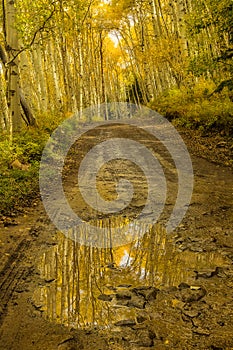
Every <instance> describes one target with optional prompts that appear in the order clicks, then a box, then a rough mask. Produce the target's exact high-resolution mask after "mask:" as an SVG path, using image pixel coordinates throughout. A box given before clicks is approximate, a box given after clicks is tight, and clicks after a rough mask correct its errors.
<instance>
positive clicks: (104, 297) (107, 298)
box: [98, 294, 113, 302]
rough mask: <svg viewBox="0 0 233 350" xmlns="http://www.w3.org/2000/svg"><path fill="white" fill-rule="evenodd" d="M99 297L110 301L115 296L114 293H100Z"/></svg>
mask: <svg viewBox="0 0 233 350" xmlns="http://www.w3.org/2000/svg"><path fill="white" fill-rule="evenodd" d="M98 299H99V300H102V301H108V302H110V301H112V299H113V296H112V295H108V294H100V295H99V296H98Z"/></svg>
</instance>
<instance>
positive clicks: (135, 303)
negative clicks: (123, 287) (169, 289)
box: [127, 297, 146, 309]
mask: <svg viewBox="0 0 233 350" xmlns="http://www.w3.org/2000/svg"><path fill="white" fill-rule="evenodd" d="M127 306H128V307H135V308H137V309H145V306H146V301H145V300H142V299H141V298H138V297H133V298H132V299H131V300H129V301H128V303H127Z"/></svg>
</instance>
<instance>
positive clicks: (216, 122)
mask: <svg viewBox="0 0 233 350" xmlns="http://www.w3.org/2000/svg"><path fill="white" fill-rule="evenodd" d="M214 89H215V86H214V84H213V82H208V81H205V80H203V79H202V80H201V81H200V82H199V83H197V84H196V85H194V86H193V88H192V89H186V88H184V87H182V88H181V89H171V90H169V91H167V92H165V93H164V94H163V95H162V96H159V97H158V98H157V99H155V100H154V101H152V102H151V103H150V105H149V107H150V108H153V109H155V110H156V111H158V112H159V113H160V114H162V115H164V116H165V117H166V118H167V119H168V120H170V121H173V122H174V124H175V125H181V126H185V127H188V128H196V129H200V130H202V131H211V130H212V131H224V132H225V133H226V134H227V135H231V134H232V132H233V102H232V100H231V96H230V94H229V91H228V89H226V88H225V89H224V90H223V91H222V92H221V93H218V94H213V95H211V93H212V92H213V91H214Z"/></svg>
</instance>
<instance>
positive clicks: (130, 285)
mask: <svg viewBox="0 0 233 350" xmlns="http://www.w3.org/2000/svg"><path fill="white" fill-rule="evenodd" d="M130 287H132V284H120V285H119V286H117V288H130Z"/></svg>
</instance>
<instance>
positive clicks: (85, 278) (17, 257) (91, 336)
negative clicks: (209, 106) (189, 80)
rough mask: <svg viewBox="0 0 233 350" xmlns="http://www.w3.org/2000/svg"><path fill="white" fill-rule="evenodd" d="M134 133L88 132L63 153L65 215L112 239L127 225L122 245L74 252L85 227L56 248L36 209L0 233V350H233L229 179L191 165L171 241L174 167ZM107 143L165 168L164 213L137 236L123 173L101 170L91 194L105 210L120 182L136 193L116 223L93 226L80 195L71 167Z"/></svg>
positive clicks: (137, 175) (134, 205) (95, 221)
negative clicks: (118, 141)
mask: <svg viewBox="0 0 233 350" xmlns="http://www.w3.org/2000/svg"><path fill="white" fill-rule="evenodd" d="M144 127H145V125H144ZM134 131H135V130H133V129H132V128H130V127H127V126H124V127H123V128H122V127H119V125H112V126H108V128H106V127H103V128H96V129H92V130H91V131H90V132H89V133H86V134H84V136H83V138H82V139H81V140H80V142H77V143H76V144H75V146H74V147H73V149H72V150H71V152H70V156H69V157H68V160H67V162H66V164H65V171H64V174H63V175H64V191H65V193H66V196H67V198H68V199H69V203H70V205H71V206H72V208H73V210H74V211H76V212H77V213H78V215H80V216H81V217H82V219H83V220H84V221H86V222H89V223H91V224H92V225H94V226H97V227H105V228H106V230H107V232H109V235H110V236H111V237H110V238H111V239H114V237H117V231H114V227H117V226H120V225H122V226H123V225H125V224H127V225H130V226H129V227H130V239H129V240H128V241H124V244H121V245H120V246H118V247H113V248H111V247H107V248H101V247H99V248H98V247H97V246H98V244H97V246H87V245H82V239H81V241H80V238H82V237H83V239H86V237H87V236H88V230H87V229H86V228H85V227H84V228H83V227H80V228H79V230H78V231H76V232H70V237H71V238H72V239H70V238H69V237H65V236H64V235H63V234H61V233H59V232H57V230H56V229H55V227H54V226H53V225H52V223H51V222H50V220H49V219H48V217H47V215H46V213H45V212H44V209H43V206H42V203H40V202H38V203H35V204H36V205H35V209H29V210H28V213H27V214H25V216H24V217H21V218H18V225H16V226H14V227H5V228H3V227H1V265H0V266H1V273H0V285H1V296H0V298H1V299H0V302H1V304H0V305H1V306H0V313H1V328H0V349H2V350H8V349H9V350H14V349H17V350H18V349H23V350H24V349H25V350H31V349H48V350H50V349H51V350H52V349H59V350H62V349H63V350H65V349H66V350H68V349H70V350H71V349H87V350H89V349H101V350H105V349H106V350H107V349H111V350H117V349H118V350H120V349H135V350H136V349H147V348H152V349H194V348H198V349H232V348H233V338H232V333H233V311H232V310H233V309H232V307H233V292H232V290H233V289H232V288H233V265H232V262H233V229H232V227H233V226H232V221H233V213H232V204H233V203H232V201H233V200H232V193H233V177H232V171H231V170H229V169H228V168H226V167H221V166H218V165H215V164H212V163H209V162H208V161H206V160H203V159H201V158H196V157H195V156H192V161H193V167H194V175H195V185H194V192H193V197H192V201H191V204H190V206H189V209H188V212H187V214H186V216H185V218H184V219H183V221H182V223H181V224H180V225H179V227H178V228H177V229H176V231H175V232H173V233H172V234H167V232H166V230H165V228H164V225H163V223H164V222H165V221H166V220H167V217H169V215H170V214H171V211H172V208H173V204H172V203H173V202H174V198H175V197H176V195H177V186H176V176H177V175H176V173H175V171H174V163H173V161H172V159H171V158H170V157H169V155H167V153H166V152H165V150H164V148H163V147H162V146H161V145H160V144H159V143H158V142H156V141H155V140H154V139H153V138H151V139H150V138H148V136H147V137H146V134H145V132H144V131H142V132H141V133H140V132H139V133H137V134H135V133H133V134H131V133H132V132H134ZM106 132H107V136H106ZM109 136H110V137H122V138H124V137H131V138H132V139H134V140H136V141H139V142H140V143H144V144H145V145H146V147H149V148H150V149H151V150H153V152H154V153H155V154H157V155H158V156H159V157H160V159H161V162H162V163H163V165H164V169H165V172H166V174H165V175H166V179H167V182H168V197H167V199H166V203H165V209H164V211H163V213H162V214H161V216H160V220H159V223H157V224H155V225H150V227H147V229H146V233H145V234H141V232H144V227H143V224H142V223H137V220H136V218H137V215H138V213H139V212H140V211H141V208H142V207H143V206H144V205H145V201H146V197H145V192H146V188H147V187H146V186H147V182H146V179H144V178H143V174H142V173H141V172H140V170H139V169H137V167H136V166H135V165H133V164H132V163H130V162H127V161H123V162H122V161H121V160H118V161H117V162H115V163H114V162H109V163H107V164H106V166H105V167H104V168H103V169H102V171H101V172H100V173H99V175H98V176H99V178H98V190H99V192H100V193H101V194H102V196H103V197H105V198H107V199H108V200H109V201H110V200H114V198H115V196H116V183H117V182H118V181H119V179H120V178H122V177H123V176H124V174H125V173H127V176H128V178H129V180H130V181H131V182H132V183H134V186H135V193H136V194H135V196H134V197H133V200H132V202H131V204H130V206H129V207H128V208H127V211H126V212H124V216H123V213H122V212H120V213H118V215H102V216H101V215H100V214H99V212H98V211H93V210H91V209H90V207H89V206H88V205H87V204H86V203H85V201H84V200H83V199H82V197H81V194H80V192H79V191H78V186H77V175H76V174H77V168H78V167H79V165H80V161H81V159H82V158H83V157H84V156H85V154H86V153H87V152H88V150H89V149H91V148H92V147H93V145H94V144H97V143H98V142H101V141H104V140H105V139H106V137H109ZM108 151H109V150H108ZM190 151H191V152H192V149H190ZM113 152H114V150H113ZM152 175H153V174H152ZM128 233H129V232H128ZM75 235H76V236H77V237H78V238H77V237H76V238H77V239H76V240H74V239H73V238H74V236H75ZM132 237H133V239H132ZM97 239H99V238H98V237H97ZM117 239H118V237H117ZM97 242H98V240H97Z"/></svg>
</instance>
